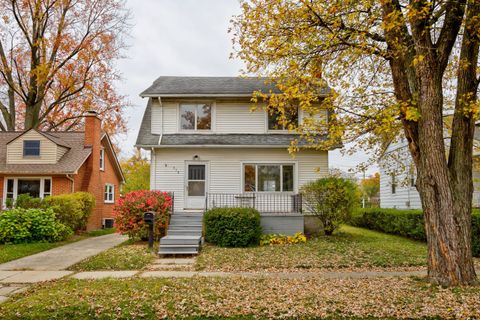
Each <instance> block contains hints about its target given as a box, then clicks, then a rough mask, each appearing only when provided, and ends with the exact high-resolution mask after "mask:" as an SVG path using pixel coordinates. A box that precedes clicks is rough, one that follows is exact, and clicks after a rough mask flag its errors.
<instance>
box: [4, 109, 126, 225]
mask: <svg viewBox="0 0 480 320" xmlns="http://www.w3.org/2000/svg"><path fill="white" fill-rule="evenodd" d="M123 182H124V178H123V173H122V170H121V168H120V165H119V163H118V160H117V157H116V154H115V151H114V149H113V147H112V143H111V141H110V138H109V137H108V135H107V134H106V133H104V132H102V129H101V120H100V119H99V118H98V117H97V114H96V113H95V112H90V113H89V114H88V115H87V116H86V117H85V132H44V131H39V130H36V129H31V130H28V131H25V132H0V195H1V196H2V198H1V203H2V206H3V207H5V204H6V202H7V201H9V200H7V199H11V200H10V201H15V199H16V198H17V196H18V195H20V194H30V195H31V196H33V197H40V198H44V197H47V196H51V195H59V194H64V193H72V192H77V191H86V192H90V193H92V194H94V195H95V198H96V208H95V210H94V212H93V213H92V216H91V217H90V219H89V221H88V226H87V228H88V229H89V230H92V229H99V228H101V227H102V226H103V225H104V224H105V220H107V225H108V224H109V223H111V218H112V210H113V206H114V203H115V200H116V199H118V197H119V192H120V186H121V184H122V183H123Z"/></svg>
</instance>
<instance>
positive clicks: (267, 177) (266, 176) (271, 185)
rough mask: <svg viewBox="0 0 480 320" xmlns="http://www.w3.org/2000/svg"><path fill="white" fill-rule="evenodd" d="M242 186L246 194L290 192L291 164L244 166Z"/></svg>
mask: <svg viewBox="0 0 480 320" xmlns="http://www.w3.org/2000/svg"><path fill="white" fill-rule="evenodd" d="M243 172H244V180H243V186H244V189H243V190H244V191H246V192H255V191H259V192H291V191H293V186H294V170H293V165H291V164H245V165H244V166H243Z"/></svg>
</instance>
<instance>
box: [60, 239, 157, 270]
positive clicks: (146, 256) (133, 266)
mask: <svg viewBox="0 0 480 320" xmlns="http://www.w3.org/2000/svg"><path fill="white" fill-rule="evenodd" d="M155 252H156V251H155V250H153V251H152V250H149V249H148V245H147V243H146V242H137V243H131V242H130V241H126V242H124V243H123V244H121V245H119V246H117V247H115V248H112V249H109V250H107V251H104V252H102V253H100V254H97V255H96V256H93V257H90V258H87V259H85V260H83V261H80V262H79V263H77V264H75V265H73V266H71V267H70V268H69V270H72V271H94V270H141V269H143V268H145V267H146V266H147V265H148V264H150V263H151V262H152V260H153V259H155V257H157V256H156V254H155Z"/></svg>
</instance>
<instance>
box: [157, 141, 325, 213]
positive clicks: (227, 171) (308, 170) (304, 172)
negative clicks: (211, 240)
mask: <svg viewBox="0 0 480 320" xmlns="http://www.w3.org/2000/svg"><path fill="white" fill-rule="evenodd" d="M195 155H197V156H198V157H199V160H198V161H206V162H208V168H209V170H208V173H207V180H208V184H207V192H210V193H241V192H242V164H243V163H248V162H253V163H294V164H295V168H296V172H297V178H296V181H295V185H294V188H295V191H298V189H299V187H300V186H302V185H303V184H305V183H306V182H309V181H312V180H315V179H318V178H320V177H322V176H325V175H327V173H328V155H327V152H325V151H301V152H300V153H298V154H296V156H295V158H292V156H291V155H289V154H288V152H287V150H286V149H280V148H258V149H257V148H195V149H193V148H162V149H156V150H155V151H154V155H153V156H152V167H153V168H154V169H153V170H152V173H153V174H154V176H152V185H151V188H152V189H155V190H162V191H173V192H175V208H176V210H182V209H183V208H184V191H185V176H184V173H185V166H186V161H192V160H193V157H194V156H195Z"/></svg>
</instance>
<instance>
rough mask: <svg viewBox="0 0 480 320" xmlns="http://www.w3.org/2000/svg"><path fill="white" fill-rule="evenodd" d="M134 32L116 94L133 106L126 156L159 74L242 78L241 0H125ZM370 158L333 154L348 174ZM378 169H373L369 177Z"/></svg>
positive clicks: (334, 162)
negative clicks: (235, 41)
mask: <svg viewBox="0 0 480 320" xmlns="http://www.w3.org/2000/svg"><path fill="white" fill-rule="evenodd" d="M126 5H127V8H128V9H129V10H130V11H131V14H132V19H131V24H132V29H131V31H130V36H129V37H128V39H127V43H128V44H129V47H128V48H127V49H126V52H125V55H126V58H125V59H122V60H121V61H119V62H118V64H117V65H118V69H119V71H120V72H121V74H122V78H123V80H122V81H121V82H120V83H119V84H118V90H119V91H120V93H121V94H123V95H125V96H126V97H127V100H128V101H129V103H130V104H131V107H129V108H128V110H127V112H126V117H127V121H128V133H127V134H126V135H125V136H123V137H121V139H120V141H119V142H120V147H121V149H122V154H121V156H122V157H127V156H129V155H131V154H133V152H134V147H133V146H134V144H135V140H136V137H137V134H138V130H139V128H140V123H141V120H142V116H143V112H144V109H145V106H146V103H147V101H146V99H142V98H140V96H139V94H140V93H141V92H142V91H143V90H145V89H146V88H147V87H148V86H150V84H151V83H152V82H153V81H154V80H155V79H156V78H158V77H159V76H238V75H239V73H240V70H241V68H242V62H241V61H238V60H232V59H230V53H231V52H232V39H231V38H232V35H231V34H229V33H228V28H229V26H230V20H231V18H232V16H233V15H237V14H239V13H240V5H239V3H238V0H140V1H139V0H127V2H126ZM367 159H368V156H366V155H364V154H362V153H357V154H355V155H354V156H342V155H341V153H340V151H338V150H336V151H332V152H330V153H329V163H330V167H332V168H339V169H342V170H343V171H347V170H348V169H350V168H354V167H355V166H356V165H357V164H358V163H360V162H362V161H365V160H367ZM375 171H376V168H370V169H369V170H368V171H367V174H371V173H373V172H375Z"/></svg>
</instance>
